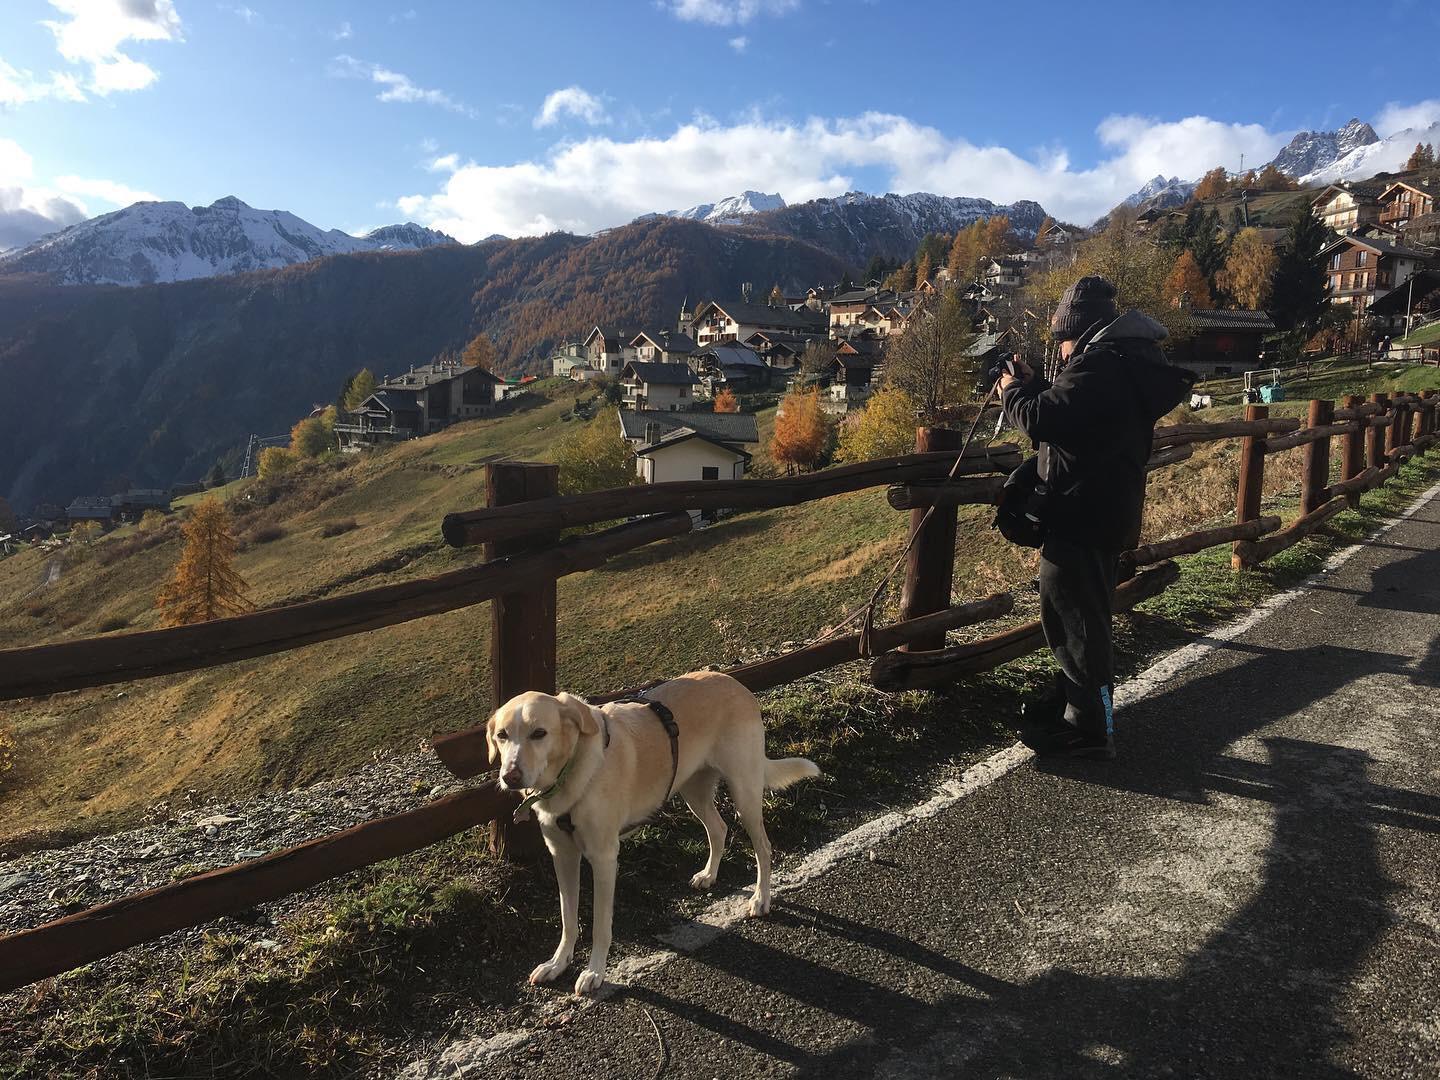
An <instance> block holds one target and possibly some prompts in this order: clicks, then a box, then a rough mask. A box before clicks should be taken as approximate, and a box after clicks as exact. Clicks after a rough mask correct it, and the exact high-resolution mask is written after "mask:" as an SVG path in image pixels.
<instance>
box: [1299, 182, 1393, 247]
mask: <svg viewBox="0 0 1440 1080" xmlns="http://www.w3.org/2000/svg"><path fill="white" fill-rule="evenodd" d="M1381 190H1382V188H1381V187H1380V185H1378V184H1356V183H1350V182H1349V181H1341V182H1340V183H1338V184H1331V185H1330V186H1329V187H1327V188H1326V189H1325V190H1324V191H1322V192H1320V194H1319V195H1317V196H1315V198H1314V199H1312V200H1311V201H1310V209H1311V211H1312V212H1313V213H1314V214H1315V216H1316V217H1318V218H1319V219H1320V220H1321V221H1322V222H1324V223H1325V225H1326V227H1328V228H1330V229H1333V230H1334V231H1335V232H1337V233H1341V234H1342V235H1343V234H1345V233H1349V232H1354V231H1355V230H1356V229H1357V228H1359V227H1360V226H1361V225H1364V224H1366V223H1367V222H1374V221H1379V220H1380V192H1381Z"/></svg>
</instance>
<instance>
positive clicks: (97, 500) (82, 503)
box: [65, 495, 112, 510]
mask: <svg viewBox="0 0 1440 1080" xmlns="http://www.w3.org/2000/svg"><path fill="white" fill-rule="evenodd" d="M111 505H112V504H111V502H110V496H109V495H77V496H75V498H73V499H72V500H70V505H69V506H67V507H66V508H65V509H66V510H99V509H102V508H104V509H109V507H110V506H111Z"/></svg>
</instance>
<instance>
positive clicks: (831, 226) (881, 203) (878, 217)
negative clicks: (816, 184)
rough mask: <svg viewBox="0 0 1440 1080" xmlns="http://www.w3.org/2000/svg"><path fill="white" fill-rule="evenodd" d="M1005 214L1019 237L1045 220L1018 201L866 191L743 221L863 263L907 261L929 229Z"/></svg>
mask: <svg viewBox="0 0 1440 1080" xmlns="http://www.w3.org/2000/svg"><path fill="white" fill-rule="evenodd" d="M997 214H1004V215H1006V216H1007V217H1009V218H1010V225H1011V227H1012V228H1014V230H1015V231H1016V232H1017V233H1018V234H1019V235H1021V236H1026V237H1033V236H1034V235H1035V233H1036V231H1037V230H1038V229H1039V228H1040V225H1041V224H1042V223H1043V222H1044V220H1045V210H1044V208H1043V207H1042V206H1041V205H1040V204H1039V203H1036V202H1031V201H1030V200H1028V199H1021V200H1019V201H1017V202H1014V203H1011V204H1010V205H1008V206H1004V205H1000V204H997V203H993V202H991V201H990V200H989V199H977V198H969V197H966V196H949V195H932V194H930V193H929V192H924V191H920V192H916V193H914V194H912V195H894V194H891V195H867V194H866V193H865V192H863V191H850V192H846V193H845V194H844V195H840V196H837V197H835V198H832V199H812V200H811V201H810V202H806V203H796V204H795V205H793V206H787V207H785V208H784V209H782V210H771V211H768V212H766V213H763V214H756V215H754V216H752V217H749V218H747V219H746V221H745V223H746V224H747V225H754V226H756V227H759V228H763V229H767V230H770V231H772V232H778V233H781V234H783V235H786V236H793V237H795V238H796V239H799V240H808V241H809V242H810V243H812V244H818V245H819V246H820V247H823V248H828V249H829V250H830V251H833V252H835V253H836V254H839V255H841V256H843V257H844V258H846V259H849V260H850V262H851V263H852V264H853V265H855V266H864V265H865V264H866V262H868V261H869V259H870V258H871V257H872V256H875V255H881V256H883V257H885V258H887V259H908V258H910V257H911V256H913V255H914V254H915V249H916V247H918V246H919V244H920V241H921V240H923V239H924V238H925V237H926V235H928V234H929V233H953V232H956V231H958V230H960V229H963V228H964V227H965V226H967V225H969V224H971V223H972V222H975V221H978V220H979V219H981V218H990V217H994V216H996V215H997Z"/></svg>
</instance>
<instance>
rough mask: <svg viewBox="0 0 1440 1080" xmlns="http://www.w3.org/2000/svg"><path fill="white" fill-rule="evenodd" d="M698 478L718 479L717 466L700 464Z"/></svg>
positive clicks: (718, 471)
mask: <svg viewBox="0 0 1440 1080" xmlns="http://www.w3.org/2000/svg"><path fill="white" fill-rule="evenodd" d="M700 479H701V480H719V479H720V470H719V468H717V467H716V466H714V465H702V466H700Z"/></svg>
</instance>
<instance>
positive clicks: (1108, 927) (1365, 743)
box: [418, 499, 1440, 1080]
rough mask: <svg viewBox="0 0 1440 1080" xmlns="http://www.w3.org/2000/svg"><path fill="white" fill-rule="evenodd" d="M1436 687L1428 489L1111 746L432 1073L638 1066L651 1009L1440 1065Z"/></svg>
mask: <svg viewBox="0 0 1440 1080" xmlns="http://www.w3.org/2000/svg"><path fill="white" fill-rule="evenodd" d="M1437 682H1440V499H1433V500H1432V501H1430V502H1429V503H1428V504H1427V505H1425V506H1424V507H1422V508H1421V509H1420V510H1419V512H1418V513H1416V514H1415V515H1414V516H1413V517H1411V518H1410V519H1409V520H1407V521H1405V522H1403V523H1401V524H1399V525H1398V526H1396V527H1395V528H1394V529H1392V530H1391V531H1389V532H1388V533H1386V534H1385V535H1384V536H1383V537H1381V538H1380V539H1378V540H1376V541H1372V542H1371V543H1369V544H1366V545H1364V546H1363V547H1362V548H1361V550H1360V551H1359V552H1358V553H1357V554H1355V555H1354V557H1353V558H1351V559H1350V560H1349V561H1348V562H1346V563H1345V564H1344V565H1343V566H1341V567H1340V568H1339V569H1337V570H1335V571H1334V572H1332V573H1330V574H1328V575H1326V576H1325V578H1324V580H1323V581H1322V582H1321V583H1319V584H1317V585H1315V586H1314V587H1312V588H1310V589H1307V590H1306V591H1304V592H1303V593H1301V594H1300V595H1298V596H1297V597H1296V598H1295V599H1293V600H1291V601H1290V602H1289V603H1287V604H1285V605H1284V606H1283V607H1281V608H1279V609H1277V610H1276V611H1275V612H1274V613H1273V614H1271V615H1269V616H1268V617H1266V618H1264V619H1262V620H1261V621H1259V622H1258V623H1257V624H1256V625H1254V626H1253V627H1251V628H1250V629H1248V630H1247V631H1245V632H1243V633H1241V634H1239V635H1238V636H1236V637H1234V638H1233V639H1232V640H1229V641H1226V642H1223V643H1221V644H1220V645H1219V646H1218V647H1216V648H1214V649H1213V650H1211V651H1209V652H1208V653H1206V654H1205V655H1204V656H1203V658H1201V659H1200V660H1199V661H1198V662H1197V663H1195V664H1194V665H1193V666H1191V667H1189V668H1188V669H1186V670H1184V671H1182V672H1180V673H1179V674H1177V675H1176V676H1174V677H1173V678H1171V679H1170V680H1169V681H1167V682H1166V683H1164V685H1162V686H1160V687H1159V688H1157V689H1156V690H1155V691H1154V692H1153V693H1151V694H1150V695H1149V696H1148V697H1146V698H1144V699H1142V700H1140V701H1138V702H1136V703H1134V704H1132V705H1130V706H1128V707H1125V708H1122V710H1121V711H1120V713H1119V716H1118V725H1119V731H1120V738H1121V758H1120V760H1118V761H1116V762H1113V763H1084V764H1083V765H1082V764H1080V763H1073V764H1067V765H1065V766H1062V767H1050V766H1047V767H1043V768H1042V767H1039V766H1038V765H1037V764H1036V763H1033V762H1030V763H1026V764H1024V765H1022V766H1021V767H1019V768H1017V769H1015V770H1014V771H1011V772H1009V773H1008V774H1006V775H1005V776H1004V777H1003V778H1002V779H1000V780H998V781H997V782H995V783H993V784H990V785H989V786H986V787H984V788H983V789H982V790H979V791H977V792H976V793H974V794H973V795H971V796H970V797H968V798H965V799H963V800H960V801H959V802H958V803H956V804H955V805H954V806H953V807H951V808H949V809H947V810H946V811H944V812H943V813H941V814H939V815H937V816H935V817H933V818H931V819H929V820H928V821H925V822H923V823H921V824H917V825H914V826H912V827H909V828H907V829H905V830H902V831H901V832H899V833H897V834H895V835H894V836H893V837H891V838H890V839H889V840H887V841H884V842H882V843H880V844H879V845H878V846H877V850H876V854H877V856H878V858H877V860H875V861H869V860H867V859H864V858H850V859H847V860H844V861H842V862H841V863H840V864H839V865H838V866H836V867H835V868H834V869H833V870H832V871H830V872H829V873H828V874H826V875H825V876H824V877H822V878H820V879H818V880H816V881H814V882H812V883H810V884H809V885H806V886H803V887H800V888H798V889H795V890H794V891H791V892H789V893H787V894H785V895H783V896H782V897H781V898H780V899H779V901H778V903H777V907H776V911H775V913H774V915H773V916H772V917H771V918H770V919H768V920H765V921H760V922H753V921H752V922H746V923H744V924H742V925H740V926H737V927H735V928H734V929H732V930H730V931H728V932H726V933H724V934H722V935H720V936H719V937H718V938H717V939H715V940H714V941H712V942H711V943H710V944H708V945H706V946H704V947H702V948H700V949H698V950H697V951H695V952H693V953H692V954H690V955H686V956H680V957H678V958H676V959H674V960H672V961H671V962H669V963H667V964H664V965H663V966H660V967H658V968H656V969H655V970H653V971H651V972H650V973H649V974H648V975H646V976H644V977H642V978H640V979H639V980H638V981H637V982H636V983H635V984H634V985H632V986H630V987H628V988H626V989H623V990H621V991H620V992H618V993H616V994H615V995H614V996H612V997H611V998H610V999H609V1000H607V1001H604V1002H601V1003H599V1004H598V1005H596V1006H594V1007H593V1008H589V1009H586V1010H579V1011H576V1012H575V1013H574V1015H573V1019H572V1020H571V1021H570V1022H568V1023H563V1024H558V1025H557V1026H556V1027H554V1028H553V1029H549V1030H543V1031H541V1032H540V1033H538V1034H536V1035H535V1036H534V1037H533V1038H531V1039H530V1040H529V1042H527V1043H526V1044H525V1045H524V1046H521V1047H518V1048H513V1049H510V1050H508V1051H506V1052H505V1053H503V1054H500V1055H498V1056H496V1057H494V1058H491V1059H488V1060H487V1058H486V1056H485V1055H484V1054H483V1053H480V1052H479V1051H478V1050H477V1049H476V1048H474V1047H471V1048H468V1049H464V1048H455V1049H453V1050H452V1052H451V1054H450V1055H449V1058H448V1061H447V1064H446V1067H445V1068H444V1069H443V1070H441V1069H439V1068H436V1069H435V1070H434V1074H435V1075H441V1074H444V1075H457V1071H458V1072H459V1073H462V1074H463V1073H464V1072H466V1071H468V1070H466V1069H459V1070H457V1068H456V1067H457V1066H460V1065H462V1064H472V1065H474V1066H475V1067H476V1073H477V1074H479V1073H482V1072H483V1073H484V1074H486V1075H490V1076H510V1075H513V1076H524V1077H526V1078H527V1080H540V1078H549V1077H554V1078H560V1077H567V1078H568V1077H575V1076H586V1077H612V1076H613V1077H637V1076H638V1077H651V1076H653V1075H654V1074H655V1070H656V1068H657V1066H658V1065H659V1064H660V1063H661V1061H662V1054H661V1046H660V1041H659V1040H658V1039H657V1034H656V1027H658V1029H659V1031H660V1032H662V1033H663V1039H664V1044H665V1048H666V1051H667V1052H668V1060H667V1061H665V1065H664V1071H663V1075H664V1076H666V1077H676V1078H680V1077H701V1078H705V1077H727V1078H729V1077H759V1076H817V1077H820V1076H823V1077H871V1076H877V1077H970V1076H974V1077H1026V1078H1030V1077H1037V1078H1039V1077H1056V1078H1059V1077H1066V1078H1070V1077H1101V1076H1103V1077H1150V1076H1174V1077H1192V1076H1205V1077H1245V1078H1252V1077H1271V1076H1295V1077H1305V1078H1321V1080H1329V1078H1338V1077H1353V1076H1364V1077H1397V1078H1398V1077H1440V989H1437V988H1440V896H1437V888H1436V886H1437V880H1436V879H1437V874H1440V835H1437V834H1440V752H1437V749H1436V744H1437V740H1440V709H1437V707H1436V686H1437ZM622 872H623V859H622ZM587 906H588V905H587ZM554 996H555V998H556V1000H557V1002H559V1001H561V1000H563V996H564V995H562V994H560V993H556V994H555V995H554ZM647 1014H648V1015H647ZM652 1019H653V1022H654V1025H655V1026H653V1027H652ZM482 1062H483V1064H482ZM418 1071H419V1072H423V1071H425V1070H418Z"/></svg>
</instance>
